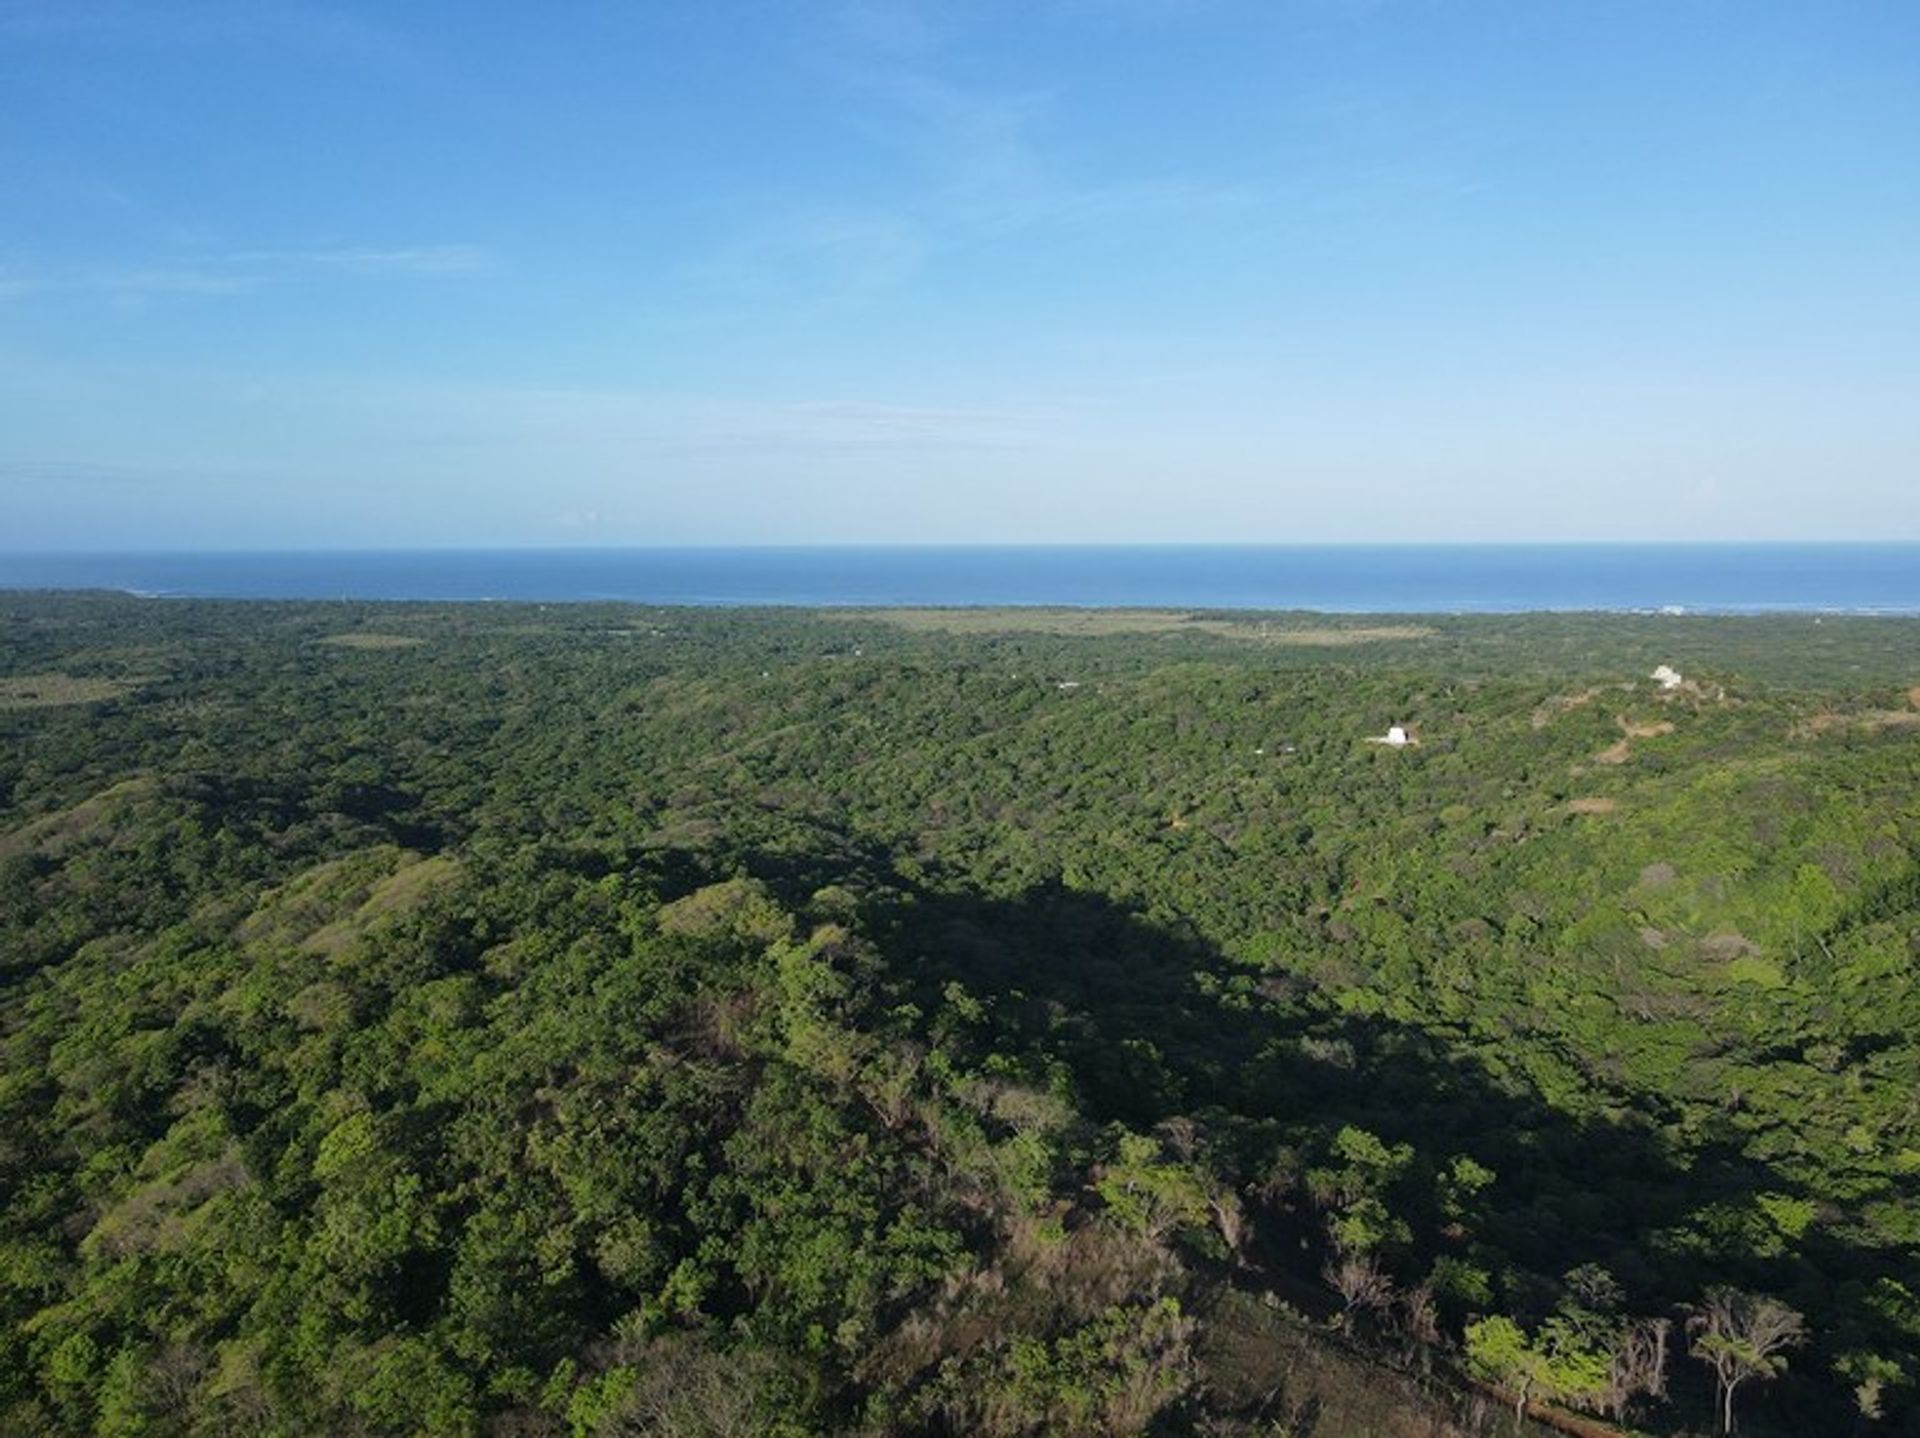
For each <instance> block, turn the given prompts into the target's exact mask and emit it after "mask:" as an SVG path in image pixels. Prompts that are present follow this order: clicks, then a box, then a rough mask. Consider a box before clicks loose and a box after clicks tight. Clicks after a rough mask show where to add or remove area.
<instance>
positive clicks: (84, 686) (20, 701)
mask: <svg viewBox="0 0 1920 1438" xmlns="http://www.w3.org/2000/svg"><path fill="white" fill-rule="evenodd" d="M135 687H136V681H133V680H129V679H89V678H83V677H82V676H80V675H75V674H15V675H13V676H12V677H11V678H7V679H0V709H51V708H53V707H55V706H56V705H60V704H98V703H99V702H100V701H101V700H103V699H118V698H120V697H121V696H123V695H126V694H131V693H132V692H133V691H134V688H135Z"/></svg>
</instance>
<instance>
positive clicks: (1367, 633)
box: [827, 608, 1434, 647]
mask: <svg viewBox="0 0 1920 1438" xmlns="http://www.w3.org/2000/svg"><path fill="white" fill-rule="evenodd" d="M827 617H829V618H833V619H841V620H848V619H878V620H880V621H882V622H883V623H887V624H892V625H896V626H898V627H899V628H902V629H910V630H913V631H915V632H916V633H923V634H924V633H940V634H1050V635H1055V636H1059V637H1063V638H1091V637H1097V636H1100V635H1109V634H1213V635H1218V636H1220V637H1221V638H1225V639H1244V640H1249V641H1252V642H1255V643H1263V644H1296V645H1306V646H1312V647H1332V646H1336V645H1341V644H1367V643H1377V642H1379V641H1382V640H1396V639H1398V640H1406V639H1426V638H1428V637H1430V636H1431V635H1432V634H1433V633H1434V631H1433V629H1431V628H1430V627H1428V626H1426V625H1423V624H1344V623H1341V622H1339V621H1338V620H1328V619H1326V618H1324V617H1323V616H1315V617H1314V618H1315V622H1314V623H1312V624H1299V623H1295V622H1293V621H1291V620H1285V619H1283V620H1274V619H1254V618H1247V619H1226V618H1219V617H1216V616H1211V615H1206V614H1198V613H1194V612H1192V611H1187V610H1178V609H1044V608H1034V609H1025V608H1013V609H872V610H839V611H834V612H833V613H831V614H830V615H828V616H827Z"/></svg>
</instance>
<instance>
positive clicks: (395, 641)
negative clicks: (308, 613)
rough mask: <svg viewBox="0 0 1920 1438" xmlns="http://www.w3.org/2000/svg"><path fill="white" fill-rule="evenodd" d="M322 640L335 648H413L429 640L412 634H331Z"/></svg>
mask: <svg viewBox="0 0 1920 1438" xmlns="http://www.w3.org/2000/svg"><path fill="white" fill-rule="evenodd" d="M320 642H321V643H322V644H331V645H332V646H333V647H334V648H335V649H412V648H414V647H415V646H416V645H421V644H425V643H426V642H427V641H426V640H424V639H415V638H414V637H413V636H412V635H410V634H329V635H328V636H327V637H326V638H325V639H322V640H321V641H320Z"/></svg>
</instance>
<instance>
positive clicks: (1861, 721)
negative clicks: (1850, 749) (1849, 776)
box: [1793, 709, 1920, 739]
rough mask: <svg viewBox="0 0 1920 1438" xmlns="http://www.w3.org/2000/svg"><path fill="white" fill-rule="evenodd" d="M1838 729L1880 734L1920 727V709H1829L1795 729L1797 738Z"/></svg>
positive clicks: (1808, 737)
mask: <svg viewBox="0 0 1920 1438" xmlns="http://www.w3.org/2000/svg"><path fill="white" fill-rule="evenodd" d="M1836 729H1841V730H1851V731H1853V732H1855V733H1859V734H1879V733H1881V732H1883V731H1885V730H1888V729H1920V710H1913V709H1868V710H1865V711H1863V712H1861V713H1857V714H1838V713H1835V712H1833V711H1832V710H1828V711H1827V712H1826V713H1824V714H1816V715H1814V716H1813V717H1812V718H1811V719H1809V720H1807V721H1806V722H1805V723H1804V724H1801V725H1799V726H1798V727H1797V728H1795V729H1794V731H1793V737H1794V738H1796V739H1811V738H1814V737H1815V736H1817V735H1821V734H1830V733H1832V732H1833V731H1834V730H1836Z"/></svg>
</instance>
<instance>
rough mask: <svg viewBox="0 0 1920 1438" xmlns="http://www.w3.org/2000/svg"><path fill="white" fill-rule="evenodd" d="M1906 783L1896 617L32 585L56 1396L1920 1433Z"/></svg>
mask: <svg viewBox="0 0 1920 1438" xmlns="http://www.w3.org/2000/svg"><path fill="white" fill-rule="evenodd" d="M1658 664H1671V665H1673V666H1674V667H1675V668H1677V669H1678V670H1679V671H1680V673H1681V674H1682V675H1683V676H1684V678H1683V680H1682V681H1681V682H1680V683H1679V684H1678V685H1677V686H1676V687H1673V688H1671V689H1664V688H1662V687H1661V686H1660V685H1659V684H1657V683H1655V682H1654V681H1652V680H1651V679H1650V678H1649V677H1648V676H1649V674H1650V672H1651V671H1652V669H1653V668H1654V666H1656V665H1658ZM1395 724H1398V725H1404V726H1406V728H1407V730H1408V732H1409V733H1410V734H1411V736H1412V738H1413V739H1414V740H1415V741H1417V742H1415V743H1413V744H1410V745H1407V746H1405V747H1395V746H1391V745H1387V744H1381V743H1372V742H1369V739H1371V738H1378V737H1379V736H1382V735H1384V734H1385V733H1386V731H1387V728H1388V726H1389V725H1395ZM1917 780H1920V621H1914V620H1905V619H1866V618H1842V617H1837V616H1823V617H1821V618H1819V619H1815V618H1813V617H1810V616H1778V617H1770V618H1718V617H1698V616H1653V615H1649V616H1583V615H1564V616H1518V617H1485V618H1427V617H1422V618H1419V619H1384V620H1383V619H1378V618H1364V619H1363V618H1352V619H1348V618H1329V617H1327V616H1309V615H1265V616H1238V615H1196V616H1144V615H1133V616H1129V615H1120V614H1113V615H1106V616H1089V615H1078V616H1076V615H1070V614H1069V615H1045V614H1035V613H1024V614H1023V613H1013V614H1006V615H996V614H987V613H981V612H977V611H959V612H953V613H950V614H943V613H940V612H932V613H922V612H915V613H912V614H893V615H890V614H888V613H885V612H880V611H875V612H860V611H849V612H844V613H830V612H823V611H772V612H770V611H758V612H755V611H736V610H720V609H715V610H670V609H655V608H644V607H635V606H621V605H568V606H532V605H466V606H433V605H400V604H390V605H388V604H378V605H377V604H357V603H338V604H309V603H300V604H264V603H261V604H254V603H248V604H239V603H227V604H222V603H199V602H188V601H140V600H134V599H130V598H123V597H118V596H106V595H38V596H35V595H19V594H13V595H5V596H0V1205H3V1208H0V1325H3V1326H0V1431H4V1432H8V1433H12V1432H20V1433H43V1432H44V1433H108V1434H175V1433H234V1434H280V1433H288V1434H292V1433H319V1432H325V1433H343V1434H351V1433H365V1434H388V1433H394V1434H411V1433H433V1434H441V1433H447V1434H463V1433H476V1434H477V1433H495V1434H528V1435H534V1434H550V1433H551V1434H580V1435H599V1434H607V1435H613V1434H625V1435H643V1434H644V1435H651V1434H662V1435H664V1434H688V1435H694V1434H716V1435H718V1434H763V1433H764V1434H809V1433H854V1434H869V1435H880V1434H895V1433H898V1434H922V1433H926V1434H953V1435H958V1434H1005V1435H1017V1434H1089V1435H1091V1434H1106V1433H1115V1434H1124V1433H1157V1434H1203V1435H1222V1438H1224V1435H1243V1434H1244V1435H1254V1434H1260V1435H1276V1434H1289V1435H1301V1434H1309V1433H1311V1434H1316V1435H1320V1438H1340V1435H1355V1438H1358V1435H1368V1434H1405V1435H1415V1434H1439V1433H1460V1434H1480V1433H1485V1434H1495V1433H1509V1432H1514V1431H1535V1432H1547V1431H1550V1430H1549V1428H1547V1427H1545V1426H1538V1425H1540V1424H1544V1423H1552V1424H1558V1425H1561V1426H1562V1427H1563V1428H1564V1429H1567V1430H1569V1431H1581V1432H1602V1431H1608V1430H1607V1427H1606V1425H1609V1424H1612V1425H1618V1426H1619V1427H1621V1428H1624V1429H1627V1430H1631V1431H1638V1432H1646V1433H1653V1434H1682V1433H1708V1432H1713V1431H1717V1430H1718V1428H1719V1427H1720V1426H1722V1425H1723V1424H1724V1422H1725V1421H1726V1419H1727V1416H1728V1415H1729V1414H1731V1416H1732V1418H1733V1420H1734V1421H1735V1422H1736V1423H1737V1426H1738V1430H1739V1431H1741V1432H1743V1433H1749V1434H1762V1435H1764V1434H1829V1433H1830V1434H1852V1433H1860V1434H1878V1433H1888V1434H1893V1433H1911V1432H1916V1431H1920V1401H1916V1384H1920V986H1916V983H1915V978H1916V968H1917V967H1920V782H1916V781H1917ZM1529 1405H1531V1406H1533V1408H1534V1409H1535V1413H1536V1416H1535V1418H1534V1419H1531V1420H1522V1419H1521V1418H1520V1417H1519V1416H1518V1415H1519V1412H1520V1410H1523V1409H1525V1408H1527V1407H1528V1406H1529ZM1583 1425H1584V1426H1583Z"/></svg>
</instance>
